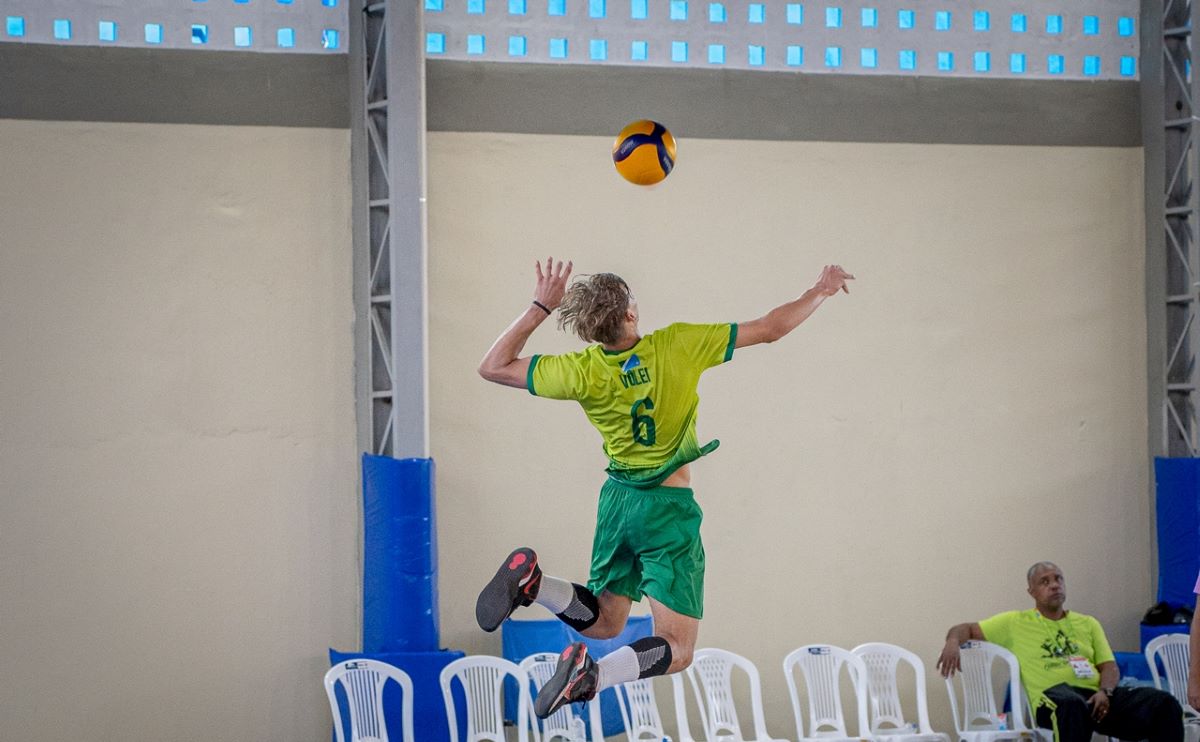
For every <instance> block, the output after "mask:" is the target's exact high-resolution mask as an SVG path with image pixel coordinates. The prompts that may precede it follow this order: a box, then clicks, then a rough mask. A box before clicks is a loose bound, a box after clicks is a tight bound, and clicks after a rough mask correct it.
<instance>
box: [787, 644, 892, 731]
mask: <svg viewBox="0 0 1200 742" xmlns="http://www.w3.org/2000/svg"><path fill="white" fill-rule="evenodd" d="M797 667H799V668H800V674H801V675H803V676H804V687H805V691H806V693H807V695H808V729H809V734H808V736H805V734H804V722H803V717H804V712H803V710H802V709H801V707H800V694H799V692H798V691H797V687H796V668H797ZM843 667H844V668H846V670H847V672H848V673H849V674H850V682H851V683H852V684H853V685H854V698H855V705H856V706H857V707H858V708H857V709H855V717H856V719H857V720H858V730H857V731H858V736H853V737H852V736H850V732H849V731H848V730H847V729H846V716H845V714H844V713H843V711H842V693H841V677H842V668H843ZM783 674H784V675H785V676H787V684H788V694H789V695H790V696H791V699H792V713H793V715H794V716H795V718H796V735H797V736H798V738H799V739H800V740H801V742H805V741H807V740H822V741H823V742H834V741H838V742H849V740H862V741H863V742H868V738H867V737H866V734H867V732H868V730H869V729H870V727H869V725H868V724H867V690H866V684H865V683H864V682H862V681H863V680H864V679H865V678H866V675H867V669H866V667H864V666H863V663H862V660H860V659H859V658H857V657H855V656H854V655H852V654H850V653H849V652H847V651H846V650H844V649H842V648H841V647H835V646H832V645H829V644H806V645H805V646H803V647H800V648H798V649H794V650H792V652H791V653H790V654H788V656H787V657H784V658H783Z"/></svg>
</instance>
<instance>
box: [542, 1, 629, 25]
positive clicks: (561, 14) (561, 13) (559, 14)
mask: <svg viewBox="0 0 1200 742" xmlns="http://www.w3.org/2000/svg"><path fill="white" fill-rule="evenodd" d="M647 5H648V2H647V0H631V2H630V3H629V17H630V18H632V19H634V20H635V21H644V20H646V16H647V15H649V10H650V9H649V8H648V7H647ZM559 15H562V13H559Z"/></svg>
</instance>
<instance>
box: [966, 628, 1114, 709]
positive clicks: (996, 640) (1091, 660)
mask: <svg viewBox="0 0 1200 742" xmlns="http://www.w3.org/2000/svg"><path fill="white" fill-rule="evenodd" d="M979 628H981V629H983V636H984V638H985V639H987V640H988V641H990V642H992V643H993V644H999V645H1000V646H1002V647H1004V648H1005V649H1008V650H1009V651H1010V652H1012V653H1013V654H1015V655H1016V656H1017V661H1018V662H1020V663H1021V684H1022V685H1024V686H1025V692H1026V693H1027V694H1028V695H1029V702H1030V704H1032V705H1033V706H1035V707H1036V706H1037V705H1038V703H1039V702H1040V701H1041V698H1042V694H1043V693H1044V692H1045V691H1046V689H1047V688H1051V687H1053V686H1055V685H1058V684H1059V683H1067V684H1068V685H1075V686H1079V687H1081V688H1091V689H1093V690H1095V689H1098V688H1099V687H1100V672H1099V671H1098V670H1097V669H1096V666H1097V665H1102V664H1104V663H1105V662H1115V661H1116V658H1115V657H1114V656H1113V652H1112V648H1111V647H1109V645H1108V638H1107V637H1105V636H1104V629H1102V628H1101V627H1100V622H1099V621H1097V620H1096V619H1094V618H1092V617H1091V616H1088V615H1085V614H1083V613H1076V612H1075V611H1068V612H1067V615H1066V616H1064V617H1063V618H1062V619H1060V620H1058V621H1051V620H1050V619H1048V618H1046V617H1045V616H1043V615H1042V614H1041V613H1039V612H1038V611H1037V609H1036V608H1031V609H1029V610H1027V611H1008V612H1006V613H998V614H996V615H995V616H992V617H991V618H987V619H984V620H983V621H980V622H979ZM1073 657H1081V658H1083V659H1085V660H1087V663H1088V664H1089V665H1090V666H1091V677H1088V678H1081V677H1078V676H1077V675H1076V674H1075V670H1074V669H1072V667H1071V658H1073Z"/></svg>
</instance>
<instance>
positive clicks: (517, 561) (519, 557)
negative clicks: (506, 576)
mask: <svg viewBox="0 0 1200 742" xmlns="http://www.w3.org/2000/svg"><path fill="white" fill-rule="evenodd" d="M524 563H525V555H524V554H521V553H520V552H518V553H516V554H513V558H512V561H511V562H510V563H509V565H508V568H509V569H516V568H517V567H520V566H521V565H522V564H524Z"/></svg>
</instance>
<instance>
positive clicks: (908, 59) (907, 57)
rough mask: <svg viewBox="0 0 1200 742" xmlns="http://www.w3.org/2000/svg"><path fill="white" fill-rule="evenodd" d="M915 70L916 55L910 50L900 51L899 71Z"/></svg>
mask: <svg viewBox="0 0 1200 742" xmlns="http://www.w3.org/2000/svg"><path fill="white" fill-rule="evenodd" d="M916 68H917V53H916V51H914V50H912V49H901V50H900V69H902V70H915V69H916Z"/></svg>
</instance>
